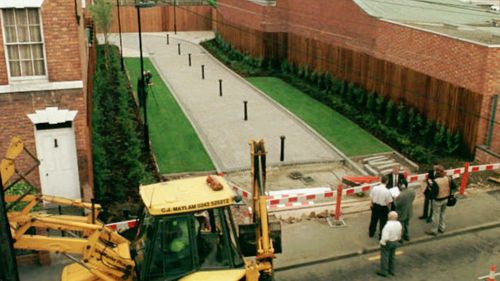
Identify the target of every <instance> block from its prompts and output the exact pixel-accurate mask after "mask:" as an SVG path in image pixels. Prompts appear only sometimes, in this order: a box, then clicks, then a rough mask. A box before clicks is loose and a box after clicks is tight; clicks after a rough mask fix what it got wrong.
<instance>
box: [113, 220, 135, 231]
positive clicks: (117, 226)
mask: <svg viewBox="0 0 500 281" xmlns="http://www.w3.org/2000/svg"><path fill="white" fill-rule="evenodd" d="M138 223H139V220H128V221H121V222H115V223H110V224H106V226H107V227H109V228H111V229H112V230H114V231H117V232H123V231H125V230H127V229H130V228H134V227H135V226H136V225H137V224H138Z"/></svg>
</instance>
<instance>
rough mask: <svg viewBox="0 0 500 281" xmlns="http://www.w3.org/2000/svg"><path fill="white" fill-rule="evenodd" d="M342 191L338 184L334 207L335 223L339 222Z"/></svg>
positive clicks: (342, 188)
mask: <svg viewBox="0 0 500 281" xmlns="http://www.w3.org/2000/svg"><path fill="white" fill-rule="evenodd" d="M343 190H344V186H343V185H342V184H339V186H338V187H337V202H336V203H337V204H336V206H335V221H337V222H338V221H340V204H341V203H342V191H343Z"/></svg>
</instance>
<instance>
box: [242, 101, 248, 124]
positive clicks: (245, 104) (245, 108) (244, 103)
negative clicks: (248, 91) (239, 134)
mask: <svg viewBox="0 0 500 281" xmlns="http://www.w3.org/2000/svg"><path fill="white" fill-rule="evenodd" d="M247 104H248V101H243V108H244V117H243V120H245V121H247V120H248V114H247Z"/></svg>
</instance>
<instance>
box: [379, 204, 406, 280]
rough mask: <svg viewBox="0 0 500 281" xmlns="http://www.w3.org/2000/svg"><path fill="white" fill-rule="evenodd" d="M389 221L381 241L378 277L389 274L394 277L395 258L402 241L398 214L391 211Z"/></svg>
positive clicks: (383, 230)
mask: <svg viewBox="0 0 500 281" xmlns="http://www.w3.org/2000/svg"><path fill="white" fill-rule="evenodd" d="M388 217H389V221H388V222H387V224H386V225H385V226H384V229H382V238H381V239H380V270H379V271H377V275H380V276H383V277H387V274H390V275H394V257H395V255H396V248H397V246H398V241H399V240H401V231H402V229H403V227H402V225H401V223H400V222H399V221H398V213H396V212H394V211H391V212H390V213H389V215H388Z"/></svg>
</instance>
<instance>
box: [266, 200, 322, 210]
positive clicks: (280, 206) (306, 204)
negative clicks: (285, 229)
mask: <svg viewBox="0 0 500 281" xmlns="http://www.w3.org/2000/svg"><path fill="white" fill-rule="evenodd" d="M314 204H315V203H314V202H313V201H303V202H293V203H283V204H276V205H269V206H268V209H269V210H276V209H289V208H290V209H291V208H300V207H309V206H313V205H314Z"/></svg>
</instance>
